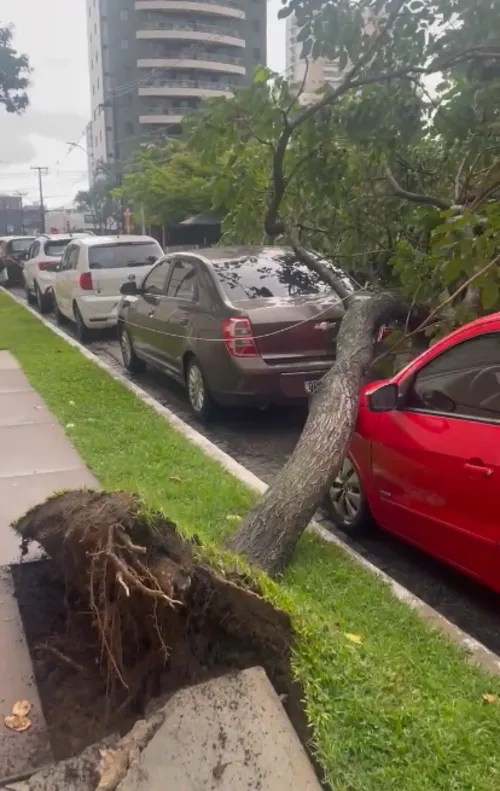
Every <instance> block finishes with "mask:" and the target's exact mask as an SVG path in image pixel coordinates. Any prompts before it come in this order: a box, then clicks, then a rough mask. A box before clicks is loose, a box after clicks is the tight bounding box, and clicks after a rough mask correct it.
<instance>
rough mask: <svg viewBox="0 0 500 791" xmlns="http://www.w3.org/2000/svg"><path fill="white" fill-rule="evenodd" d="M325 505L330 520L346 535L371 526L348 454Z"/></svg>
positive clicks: (359, 532) (366, 507)
mask: <svg viewBox="0 0 500 791" xmlns="http://www.w3.org/2000/svg"><path fill="white" fill-rule="evenodd" d="M325 505H326V508H327V510H328V513H329V516H330V518H331V520H332V522H333V523H334V524H335V525H337V527H339V528H340V529H341V530H342V531H343V532H344V533H346V534H347V535H350V536H352V537H355V536H359V535H362V534H363V533H366V532H367V531H368V530H369V528H370V527H372V526H373V519H372V516H371V514H370V509H369V508H368V503H367V501H366V497H365V495H364V493H363V489H362V486H361V481H360V479H359V475H358V473H357V471H356V468H355V467H354V465H353V463H352V461H351V460H350V459H349V457H348V456H346V458H345V459H344V463H343V464H342V467H341V469H340V470H339V473H338V475H337V477H336V479H335V481H334V483H333V485H332V487H331V489H330V491H329V492H328V496H327V499H326V503H325Z"/></svg>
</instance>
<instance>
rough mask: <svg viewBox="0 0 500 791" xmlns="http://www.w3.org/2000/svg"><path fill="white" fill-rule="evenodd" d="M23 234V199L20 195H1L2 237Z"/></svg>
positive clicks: (0, 218)
mask: <svg viewBox="0 0 500 791" xmlns="http://www.w3.org/2000/svg"><path fill="white" fill-rule="evenodd" d="M23 233H24V222H23V199H22V198H21V197H19V196H18V195H0V236H11V235H14V236H15V235H16V234H19V235H22V234H23Z"/></svg>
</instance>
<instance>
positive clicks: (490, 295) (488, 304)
mask: <svg viewBox="0 0 500 791" xmlns="http://www.w3.org/2000/svg"><path fill="white" fill-rule="evenodd" d="M499 295H500V289H499V288H498V283H494V282H489V283H485V284H484V285H483V286H482V288H481V305H482V306H483V308H484V310H492V308H494V307H495V305H496V304H497V302H498V297H499Z"/></svg>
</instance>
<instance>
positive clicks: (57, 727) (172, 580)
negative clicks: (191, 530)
mask: <svg viewBox="0 0 500 791" xmlns="http://www.w3.org/2000/svg"><path fill="white" fill-rule="evenodd" d="M17 529H18V530H19V532H20V533H21V535H22V536H23V537H24V539H25V540H26V541H29V540H32V539H36V540H38V541H39V542H40V543H41V544H42V546H43V547H44V548H45V550H46V551H47V553H48V554H49V555H50V558H51V559H50V560H49V561H42V562H38V563H35V564H33V563H27V564H24V565H21V566H19V567H16V568H15V569H14V579H15V583H16V589H17V595H18V601H19V606H20V610H21V614H22V617H23V621H24V625H25V630H26V634H27V638H28V642H29V645H30V650H31V653H32V656H33V660H34V668H35V675H36V678H37V683H38V686H39V690H40V696H41V699H42V705H43V709H44V713H45V716H46V720H47V724H48V728H49V732H50V737H51V741H52V746H53V750H54V753H55V756H56V757H57V758H58V759H61V758H66V757H69V756H70V755H74V754H76V753H78V752H79V751H81V750H82V749H83V748H84V747H86V746H87V745H89V744H91V743H95V742H96V741H98V740H100V739H101V738H103V737H105V736H106V735H108V734H110V733H115V732H116V733H120V734H123V733H125V732H127V731H128V730H129V729H130V728H131V727H132V725H133V723H134V722H135V721H136V720H137V719H138V718H140V717H142V716H144V714H145V713H146V711H147V710H149V709H150V708H151V705H154V702H155V701H156V700H157V699H158V698H160V699H161V700H162V701H165V699H166V698H168V696H169V695H171V694H173V693H174V692H175V691H176V690H177V689H179V688H181V687H183V686H188V685H192V684H195V683H199V682H201V681H204V680H207V679H209V678H213V677H216V676H217V675H221V674H223V673H225V672H227V671H228V670H232V669H245V668H249V667H252V666H255V665H261V666H263V667H264V668H265V670H266V672H267V675H268V677H269V679H270V680H271V682H272V683H273V685H274V687H275V689H276V690H277V692H278V694H280V695H281V696H282V700H283V703H284V706H285V709H286V711H287V713H288V716H289V717H290V719H291V721H292V723H293V725H294V727H295V729H296V731H297V733H298V735H299V737H300V739H301V741H302V742H303V744H304V745H305V746H306V748H307V749H308V742H309V739H310V731H309V729H308V726H307V719H306V716H305V713H304V709H303V706H302V703H301V700H302V697H303V695H302V690H301V688H300V686H299V685H298V684H296V683H295V682H294V681H293V679H292V674H291V668H290V655H291V646H292V644H293V639H294V635H293V630H292V626H291V623H290V620H289V618H288V615H287V614H286V613H284V612H281V611H279V610H277V609H275V608H273V607H272V605H271V604H270V603H269V602H267V601H266V600H265V599H263V598H262V597H261V595H260V592H259V590H258V589H257V588H256V587H255V585H254V584H253V583H252V582H251V581H250V580H248V579H246V578H243V577H241V576H240V575H238V574H236V573H229V574H228V573H227V572H223V571H222V570H217V571H214V569H213V568H211V567H210V566H209V565H208V564H207V563H206V562H205V561H204V560H203V558H202V557H201V556H200V553H199V550H198V547H197V544H196V541H194V542H192V543H189V542H185V541H182V540H181V538H180V537H179V535H178V533H177V531H176V528H175V526H174V525H173V524H172V523H171V522H169V521H168V520H166V519H165V518H164V517H163V516H161V515H158V514H145V513H144V512H143V511H142V509H141V506H140V504H139V503H138V501H137V500H136V499H135V498H133V497H131V496H130V495H127V494H123V493H120V494H106V493H90V492H80V491H78V492H68V493H65V494H63V495H58V496H56V497H54V498H52V499H51V500H49V501H48V502H47V503H46V504H44V505H41V506H38V507H37V508H35V509H33V510H32V511H31V512H30V513H29V514H27V515H26V516H25V517H23V519H22V520H20V521H19V523H18V525H17ZM308 752H309V749H308ZM316 769H317V770H318V766H317V765H316ZM318 774H319V772H318Z"/></svg>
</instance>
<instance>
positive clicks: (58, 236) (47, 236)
mask: <svg viewBox="0 0 500 791" xmlns="http://www.w3.org/2000/svg"><path fill="white" fill-rule="evenodd" d="M81 236H85V234H83V233H41V234H40V236H37V237H36V240H37V242H38V240H39V239H40V240H41V239H44V240H45V241H46V242H47V241H49V242H57V241H63V242H65V241H66V240H68V241H71V240H72V239H79V238H80V237H81Z"/></svg>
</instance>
